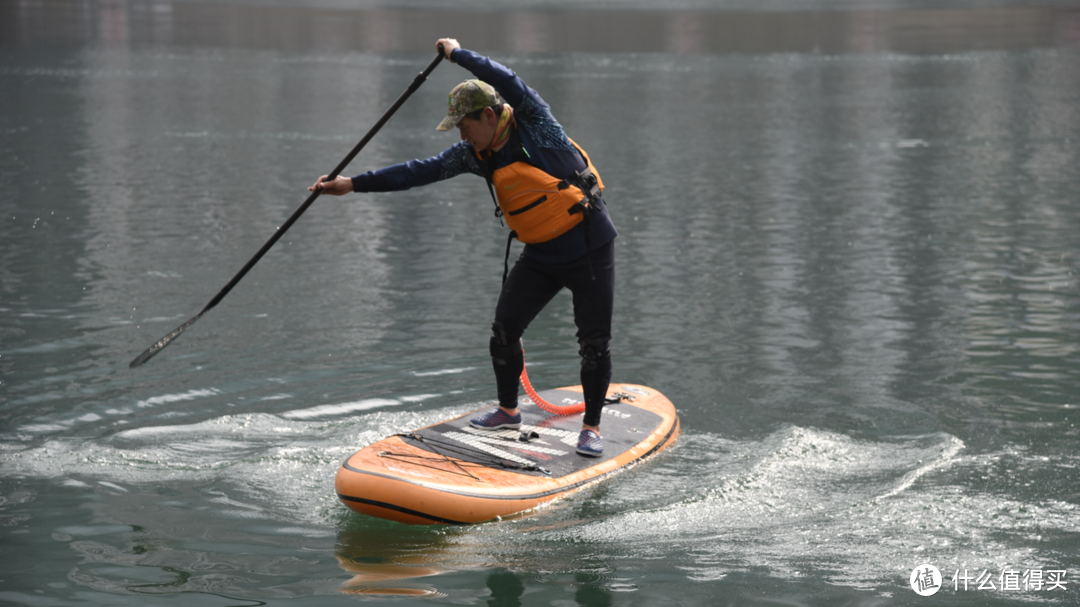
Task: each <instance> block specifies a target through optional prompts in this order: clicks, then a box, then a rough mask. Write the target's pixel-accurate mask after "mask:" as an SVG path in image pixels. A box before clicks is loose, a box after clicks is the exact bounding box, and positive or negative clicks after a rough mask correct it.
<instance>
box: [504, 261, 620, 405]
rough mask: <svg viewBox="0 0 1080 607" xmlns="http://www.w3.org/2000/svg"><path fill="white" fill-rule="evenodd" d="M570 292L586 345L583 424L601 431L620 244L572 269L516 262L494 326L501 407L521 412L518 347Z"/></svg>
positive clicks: (583, 345) (572, 265) (579, 334)
mask: <svg viewBox="0 0 1080 607" xmlns="http://www.w3.org/2000/svg"><path fill="white" fill-rule="evenodd" d="M590 263H591V265H592V268H591V271H590V267H589V266H590ZM594 277H595V279H594ZM564 287H565V288H567V289H570V292H571V293H572V294H573V296H574V323H575V324H576V325H577V329H578V330H577V338H578V343H579V344H580V345H581V355H582V364H581V385H582V388H583V389H584V392H585V417H584V420H583V421H584V423H586V424H588V425H590V426H599V425H600V410H601V409H602V408H603V406H604V398H605V397H606V396H607V389H608V384H610V383H611V357H610V354H609V353H608V342H610V341H611V313H612V308H613V307H614V301H615V241H614V240H613V241H611V242H609V243H608V244H606V245H604V246H602V247H599V248H597V249H595V250H594V251H592V252H591V253H589V254H588V255H586V256H585V257H582V258H581V259H579V260H577V261H574V262H571V263H568V264H560V265H555V264H547V263H542V262H539V261H536V260H534V259H532V258H529V257H526V256H525V255H522V256H521V257H519V258H518V260H517V262H515V263H514V267H513V268H512V269H511V270H510V274H509V275H508V276H507V278H506V283H505V284H503V287H502V293H500V294H499V303H498V305H497V306H496V307H495V323H494V324H493V325H492V359H493V364H494V367H495V382H496V386H497V388H498V394H499V405H500V406H502V407H506V408H507V409H514V408H516V407H517V397H518V381H519V378H520V376H521V371H522V369H523V368H524V366H525V358H524V356H523V355H522V353H521V349H520V348H517V347H515V346H516V344H518V340H519V339H520V338H521V335H522V334H523V333H524V332H525V329H526V328H527V327H528V326H529V323H531V322H532V320H533V319H534V318H536V315H537V314H539V313H540V310H543V309H544V306H546V305H547V304H548V302H550V301H551V299H552V298H553V297H555V294H556V293H558V292H559V291H560V290H562V289H563V288H564ZM500 346H501V349H500Z"/></svg>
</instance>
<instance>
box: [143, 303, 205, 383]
mask: <svg viewBox="0 0 1080 607" xmlns="http://www.w3.org/2000/svg"><path fill="white" fill-rule="evenodd" d="M205 312H206V310H203V311H202V312H199V313H198V314H196V315H195V316H194V317H192V318H191V320H189V321H187V322H186V323H184V324H182V325H180V326H179V327H176V328H175V329H173V330H172V332H171V333H169V334H168V335H166V336H165V337H162V338H161V339H159V340H157V341H156V342H154V345H152V346H150V347H149V348H147V349H146V351H145V352H143V353H142V354H140V355H139V356H138V357H136V358H135V360H133V361H131V364H130V365H128V366H129V367H130V368H132V369H134V368H135V367H138V366H139V365H141V364H143V363H144V362H146V361H148V360H150V359H151V358H153V357H154V355H155V354H157V353H158V352H161V350H162V349H164V348H165V346H167V345H169V344H170V343H171V342H172V340H174V339H176V338H177V337H180V334H181V333H183V332H184V330H185V329H187V328H188V327H190V326H191V325H193V324H195V321H196V320H199V318H201V317H202V315H203V314H204V313H205Z"/></svg>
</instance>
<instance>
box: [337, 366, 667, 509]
mask: <svg viewBox="0 0 1080 607" xmlns="http://www.w3.org/2000/svg"><path fill="white" fill-rule="evenodd" d="M540 396H541V397H542V398H543V399H544V400H547V401H548V402H552V403H562V402H566V403H572V402H579V401H580V400H581V386H573V387H568V388H559V389H557V390H546V391H543V392H540ZM608 397H609V399H612V398H616V397H618V398H619V402H617V403H614V404H607V405H605V406H604V413H603V417H602V421H601V424H600V431H601V435H602V436H603V440H604V453H603V456H601V457H586V456H583V455H579V454H578V453H577V452H576V448H577V439H578V433H579V432H580V431H581V416H582V414H581V413H578V414H574V415H563V416H556V415H551V414H549V413H547V412H546V411H543V410H541V409H540V408H539V407H536V406H533V405H532V403H531V401H529V400H528V397H524V398H522V406H521V407H519V410H520V412H521V417H522V419H521V422H522V425H521V428H520V429H517V430H506V429H504V430H479V429H476V428H473V427H471V426H470V425H469V420H470V419H472V418H473V417H476V415H478V414H479V413H481V412H486V411H488V410H490V409H491V408H492V405H489V406H486V407H483V408H482V409H478V410H476V411H472V412H470V413H467V414H465V415H462V416H461V417H456V418H454V419H449V420H446V421H443V422H439V423H437V424H434V425H431V426H427V427H425V428H420V429H419V430H415V431H413V432H410V433H405V434H398V435H394V436H391V437H388V438H385V439H383V440H381V441H379V442H377V443H374V444H372V445H369V446H367V447H364V448H363V449H361V450H359V451H357V452H356V453H354V454H353V455H352V456H351V457H349V459H347V460H345V463H343V464H342V465H341V468H339V469H338V473H337V479H336V482H335V485H336V488H337V494H338V497H339V498H340V499H341V501H342V502H343V503H344V504H345V505H346V506H348V507H349V508H351V509H353V510H355V511H356V512H361V513H363V514H369V515H371V516H377V517H380V518H385V519H390V520H394V521H400V522H403V523H411V524H433V523H443V524H466V523H479V522H482V521H488V520H492V519H495V518H498V517H503V516H508V515H511V514H516V513H519V512H523V511H525V510H529V509H532V508H535V507H537V506H539V505H541V504H544V503H546V502H550V501H552V500H555V499H558V498H560V497H563V496H565V495H568V494H570V493H572V492H574V491H576V490H578V489H580V488H582V487H584V486H585V485H587V484H589V483H592V482H594V481H597V480H599V479H601V478H603V477H605V476H608V475H610V474H612V473H614V472H616V471H618V470H620V469H621V468H623V467H625V466H628V465H630V464H633V463H636V462H640V461H642V460H644V459H646V458H648V457H650V456H652V455H655V454H656V453H658V452H660V451H661V450H663V449H665V448H667V447H668V446H670V445H671V444H672V443H673V442H675V438H676V437H677V436H678V433H679V418H678V417H677V416H676V414H675V407H674V406H673V405H672V404H671V401H669V400H668V399H667V398H666V397H665V396H664V395H663V394H660V393H659V392H657V391H656V390H653V389H652V388H647V387H645V386H637V385H633V384H613V385H612V386H611V388H610V390H609V392H608Z"/></svg>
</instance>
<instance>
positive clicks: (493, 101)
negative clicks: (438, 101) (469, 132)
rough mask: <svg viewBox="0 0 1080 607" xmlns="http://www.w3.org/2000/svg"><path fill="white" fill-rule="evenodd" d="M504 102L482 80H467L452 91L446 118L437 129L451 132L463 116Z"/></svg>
mask: <svg viewBox="0 0 1080 607" xmlns="http://www.w3.org/2000/svg"><path fill="white" fill-rule="evenodd" d="M501 103H502V101H501V100H500V99H499V94H498V93H496V92H495V88H494V87H492V86H491V85H490V84H488V83H486V82H483V81H480V80H466V81H465V82H462V83H461V84H459V85H457V86H455V87H454V90H452V91H450V100H449V102H448V104H447V107H446V118H443V121H442V122H440V123H439V126H437V127H435V129H436V130H439V131H449V130H450V129H452V128H454V127H456V126H457V123H458V122H461V118H462V116H464V115H465V114H468V113H470V112H475V111H476V110H482V109H484V108H486V107H490V106H493V105H500V104H501Z"/></svg>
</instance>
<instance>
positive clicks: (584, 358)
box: [578, 339, 611, 371]
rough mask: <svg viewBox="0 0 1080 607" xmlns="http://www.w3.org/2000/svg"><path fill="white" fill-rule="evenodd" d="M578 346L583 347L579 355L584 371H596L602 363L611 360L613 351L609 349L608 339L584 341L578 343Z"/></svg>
mask: <svg viewBox="0 0 1080 607" xmlns="http://www.w3.org/2000/svg"><path fill="white" fill-rule="evenodd" d="M578 344H579V345H580V346H581V349H579V350H578V354H579V355H580V356H581V370H582V371H595V370H596V369H598V368H599V367H600V364H601V363H603V362H604V361H605V360H607V359H609V358H611V350H610V349H609V348H608V340H606V339H582V340H579V341H578Z"/></svg>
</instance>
